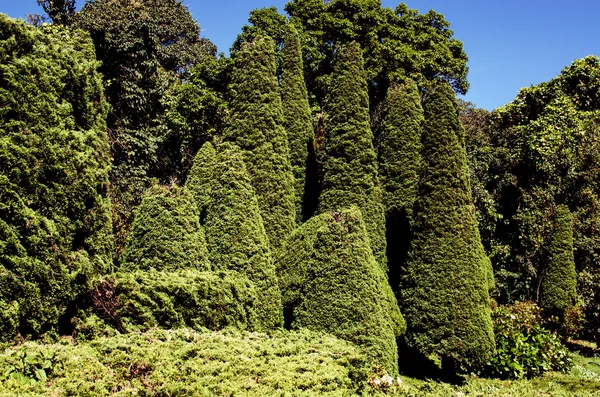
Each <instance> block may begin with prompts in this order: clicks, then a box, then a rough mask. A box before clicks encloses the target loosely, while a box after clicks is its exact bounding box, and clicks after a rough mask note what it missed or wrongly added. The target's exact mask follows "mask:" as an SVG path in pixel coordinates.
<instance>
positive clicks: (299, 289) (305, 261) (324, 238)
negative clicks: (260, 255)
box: [277, 207, 405, 372]
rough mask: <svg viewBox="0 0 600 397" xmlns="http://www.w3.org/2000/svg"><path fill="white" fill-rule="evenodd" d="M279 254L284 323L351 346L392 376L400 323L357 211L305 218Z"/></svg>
mask: <svg viewBox="0 0 600 397" xmlns="http://www.w3.org/2000/svg"><path fill="white" fill-rule="evenodd" d="M282 252H284V254H282V255H281V256H280V257H279V258H278V260H277V271H278V273H279V276H280V283H281V291H282V296H283V304H284V310H285V312H286V323H287V324H288V325H289V326H291V327H292V328H295V329H299V328H308V329H311V330H315V331H325V332H328V333H331V334H333V335H335V336H337V337H339V338H342V339H346V340H349V341H352V342H354V343H356V344H358V345H359V346H361V347H363V350H364V351H365V352H366V354H367V355H368V356H369V358H370V359H371V361H373V362H374V363H379V364H383V365H384V366H385V368H386V369H387V370H388V371H390V372H397V370H398V351H397V347H396V339H395V337H396V336H398V335H399V334H401V333H402V332H403V331H404V328H405V323H404V319H403V318H402V316H401V314H400V311H399V309H398V306H397V304H396V302H395V301H394V302H393V310H392V309H390V303H389V302H388V301H386V298H387V296H388V295H386V294H387V291H388V290H389V285H388V286H387V287H386V286H385V284H387V277H386V274H385V273H384V272H383V271H382V269H381V267H380V265H379V264H378V263H377V262H376V261H375V258H374V257H373V254H372V251H371V247H370V241H369V237H368V235H367V233H366V230H365V225H364V223H363V221H362V217H361V213H360V211H359V210H358V208H356V207H353V208H352V209H344V210H340V211H333V212H327V213H324V214H321V215H318V216H315V217H313V218H311V219H310V220H309V221H307V222H306V223H305V224H303V225H302V226H301V227H300V228H299V229H297V230H296V231H295V232H294V233H293V234H292V235H291V236H290V238H289V239H288V240H287V242H286V245H285V246H284V249H283V251H282ZM392 298H393V297H392ZM395 324H400V325H399V326H397V325H395ZM398 328H400V329H398ZM395 332H396V333H395Z"/></svg>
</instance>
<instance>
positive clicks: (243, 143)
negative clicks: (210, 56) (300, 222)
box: [225, 37, 296, 249]
mask: <svg viewBox="0 0 600 397" xmlns="http://www.w3.org/2000/svg"><path fill="white" fill-rule="evenodd" d="M275 72H276V65H275V48H274V44H273V40H272V39H270V38H264V37H258V38H257V39H256V40H255V41H254V42H247V43H244V44H243V45H242V48H241V50H240V51H239V52H238V53H236V56H235V60H234V71H233V76H232V85H231V95H232V101H231V114H230V119H229V126H228V128H227V130H226V131H225V137H226V139H227V140H228V141H231V142H234V143H235V144H236V145H237V146H239V147H240V149H241V150H242V152H243V154H244V161H245V163H246V168H247V170H248V174H249V175H250V180H251V182H252V186H253V187H254V189H255V191H256V195H257V198H258V206H259V209H260V215H261V216H262V219H263V222H264V225H265V230H266V232H267V236H268V238H269V242H270V244H271V247H273V248H275V249H276V248H277V247H279V245H280V244H281V242H282V241H283V240H284V239H285V238H286V237H287V236H288V235H289V234H290V233H291V232H292V230H293V229H294V227H295V219H296V209H295V207H294V200H295V199H294V176H293V174H292V167H291V164H290V153H289V147H288V140H287V135H286V132H285V129H284V128H283V111H282V105H281V97H280V92H279V86H278V83H277V76H276V74H275Z"/></svg>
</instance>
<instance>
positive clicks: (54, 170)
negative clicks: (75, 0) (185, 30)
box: [0, 14, 113, 340]
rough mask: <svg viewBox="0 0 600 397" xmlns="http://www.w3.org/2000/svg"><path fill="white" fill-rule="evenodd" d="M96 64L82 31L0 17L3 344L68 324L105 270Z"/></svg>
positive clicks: (103, 149) (108, 249)
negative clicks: (76, 305)
mask: <svg viewBox="0 0 600 397" xmlns="http://www.w3.org/2000/svg"><path fill="white" fill-rule="evenodd" d="M58 48H60V51H59V50H57V49H58ZM98 67H99V63H98V61H96V56H95V53H94V46H93V44H92V42H91V41H90V40H89V38H88V37H87V36H86V35H85V34H83V33H82V32H80V31H72V32H71V31H68V30H66V29H64V28H61V27H58V26H45V27H43V28H39V29H37V28H34V27H32V26H28V25H25V23H23V22H22V21H17V20H13V19H10V18H8V17H6V16H4V15H1V14H0V103H1V104H2V105H1V106H0V339H2V340H10V339H12V338H14V337H15V336H16V335H17V334H21V335H23V336H25V335H39V334H40V333H42V332H44V331H48V330H50V329H58V327H59V325H60V324H63V325H64V322H67V323H68V320H66V321H63V318H64V317H68V315H69V313H70V312H72V311H73V306H74V304H75V303H76V302H77V301H78V300H79V299H80V298H81V296H82V295H85V294H86V293H87V290H88V288H89V286H90V279H91V278H92V277H93V276H94V275H96V274H99V273H103V272H105V271H108V270H109V269H110V268H111V266H112V256H113V242H112V226H111V206H110V201H109V199H108V183H109V179H108V176H109V171H110V165H111V163H110V152H109V146H108V138H107V135H106V113H107V110H108V107H107V104H106V101H105V99H104V92H103V88H102V78H101V76H100V74H99V73H98V72H97V69H98Z"/></svg>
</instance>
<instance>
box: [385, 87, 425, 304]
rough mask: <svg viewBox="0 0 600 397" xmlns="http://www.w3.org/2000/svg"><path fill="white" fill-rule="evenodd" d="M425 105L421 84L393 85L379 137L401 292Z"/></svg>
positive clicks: (393, 263)
mask: <svg viewBox="0 0 600 397" xmlns="http://www.w3.org/2000/svg"><path fill="white" fill-rule="evenodd" d="M423 122H424V116H423V107H422V106H421V97H420V95H419V90H418V87H417V85H416V84H415V83H414V82H413V81H409V82H407V83H406V84H404V85H394V86H392V87H390V88H389V90H388V94H387V98H386V101H385V107H384V116H383V121H382V125H381V132H380V136H379V140H380V141H379V180H380V182H381V187H382V190H383V204H384V206H385V214H386V216H385V218H386V237H387V258H388V266H389V269H390V283H391V285H392V288H393V289H394V291H395V292H396V294H398V291H399V289H400V274H401V273H402V269H403V268H404V265H405V261H406V257H407V254H408V249H409V247H410V240H411V227H410V225H411V222H412V214H413V204H414V202H415V199H416V198H417V188H418V184H419V168H420V166H421V129H422V126H423Z"/></svg>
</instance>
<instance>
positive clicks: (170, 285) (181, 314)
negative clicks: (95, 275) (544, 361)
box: [96, 270, 258, 330]
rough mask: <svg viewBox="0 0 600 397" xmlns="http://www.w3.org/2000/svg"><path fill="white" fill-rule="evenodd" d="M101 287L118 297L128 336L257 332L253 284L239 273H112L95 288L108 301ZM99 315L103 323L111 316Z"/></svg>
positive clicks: (121, 318) (119, 315) (121, 320)
mask: <svg viewBox="0 0 600 397" xmlns="http://www.w3.org/2000/svg"><path fill="white" fill-rule="evenodd" d="M104 282H108V283H109V285H110V286H112V289H113V291H114V293H115V296H116V297H117V302H116V311H117V318H116V319H118V321H119V320H120V322H121V325H122V326H123V327H124V329H126V330H127V329H135V328H138V329H139V328H141V329H149V328H153V327H163V328H184V327H189V328H193V329H196V330H199V329H202V328H208V329H212V330H218V329H222V328H225V327H227V326H233V327H236V328H238V329H250V330H252V329H255V328H256V323H257V318H256V315H255V313H254V308H255V307H256V306H257V303H258V301H257V294H256V291H255V289H254V284H253V283H252V282H250V281H249V280H248V278H247V277H245V276H244V275H242V274H239V273H234V272H218V273H213V272H199V271H196V270H181V271H178V272H157V271H155V270H149V271H135V272H131V273H116V274H114V275H111V276H109V277H107V278H106V280H103V282H101V283H100V284H99V285H98V286H97V291H98V292H101V293H100V294H97V295H96V296H98V297H100V296H106V293H105V292H106V291H103V289H105V288H107V286H106V284H104ZM96 307H97V309H98V308H100V307H102V305H98V304H96ZM99 314H100V315H101V316H103V317H104V318H106V316H107V315H109V314H110V313H102V312H100V313H99Z"/></svg>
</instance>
